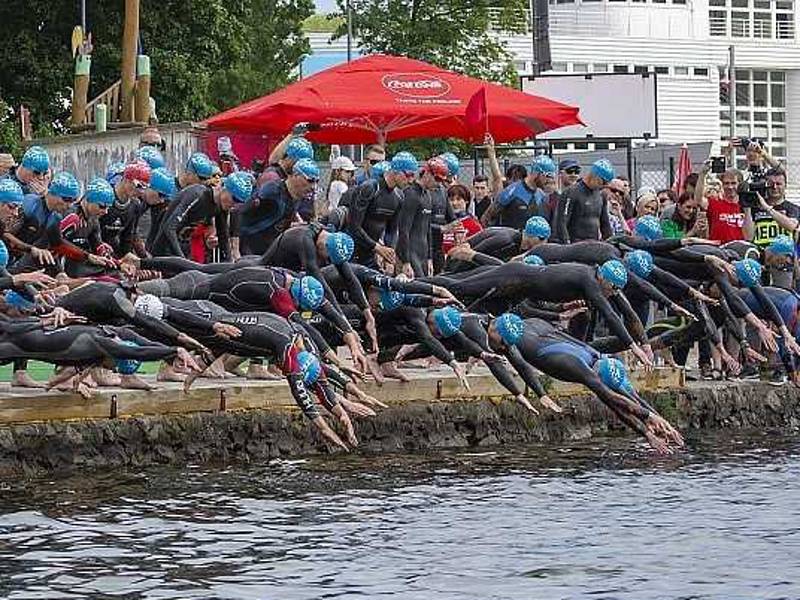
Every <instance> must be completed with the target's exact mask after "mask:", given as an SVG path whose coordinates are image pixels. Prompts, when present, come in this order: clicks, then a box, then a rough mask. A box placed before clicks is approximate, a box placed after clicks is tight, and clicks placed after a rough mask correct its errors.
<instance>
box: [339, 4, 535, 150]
mask: <svg viewBox="0 0 800 600" xmlns="http://www.w3.org/2000/svg"><path fill="white" fill-rule="evenodd" d="M337 2H338V5H339V12H338V13H337V14H336V15H335V17H336V18H341V19H344V20H343V22H342V23H341V24H340V26H339V28H338V29H337V30H336V33H335V34H334V36H335V37H341V36H344V35H347V24H346V19H345V17H346V11H345V0H337ZM528 5H529V3H528V0H504V1H503V2H498V1H497V0H495V1H494V2H487V1H485V0H350V6H351V10H352V16H353V35H354V36H355V38H356V39H357V43H358V45H359V47H360V48H361V49H363V50H365V51H366V52H380V53H383V54H392V55H395V56H405V57H408V58H415V59H417V60H422V61H425V62H428V63H431V64H434V65H436V66H438V67H442V68H444V69H449V70H451V71H456V72H458V73H463V74H465V75H469V76H472V77H478V78H480V79H485V80H488V81H495V82H498V83H505V84H507V85H516V83H517V71H516V69H515V68H514V65H513V62H512V60H511V59H512V56H511V54H510V53H509V52H508V50H506V49H505V47H504V45H503V42H502V39H501V35H502V34H519V33H522V32H524V31H526V30H527V26H528V24H527V17H526V13H525V10H526V9H527V8H528ZM398 148H402V149H410V150H411V151H413V152H414V153H415V154H417V155H418V156H433V155H436V154H438V153H440V152H442V151H444V150H452V151H455V152H456V153H457V154H459V155H460V156H462V157H465V156H469V154H470V146H469V144H466V143H464V142H461V141H459V140H453V139H448V140H444V139H425V140H413V141H409V142H403V143H400V144H391V145H390V147H389V150H390V152H391V151H394V150H397V149H398Z"/></svg>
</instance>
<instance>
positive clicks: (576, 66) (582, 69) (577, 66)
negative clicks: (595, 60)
mask: <svg viewBox="0 0 800 600" xmlns="http://www.w3.org/2000/svg"><path fill="white" fill-rule="evenodd" d="M572 72H573V73H588V72H589V65H587V64H586V63H572Z"/></svg>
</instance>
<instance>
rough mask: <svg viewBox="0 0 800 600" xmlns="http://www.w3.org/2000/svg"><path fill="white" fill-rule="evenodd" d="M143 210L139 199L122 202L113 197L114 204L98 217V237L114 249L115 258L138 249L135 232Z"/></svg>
mask: <svg viewBox="0 0 800 600" xmlns="http://www.w3.org/2000/svg"><path fill="white" fill-rule="evenodd" d="M114 193H115V195H116V192H114ZM143 210H144V207H143V206H142V201H141V200H139V198H131V199H129V200H127V201H123V200H121V199H120V198H119V197H115V200H114V204H112V205H111V206H110V207H109V208H108V212H107V213H106V214H104V215H103V216H102V217H100V237H101V238H102V240H103V241H104V242H105V243H106V244H109V245H110V246H111V247H112V248H113V249H114V255H115V256H117V257H120V256H125V255H126V254H127V253H128V252H133V251H135V250H137V249H138V248H137V247H138V246H139V243H138V238H137V231H138V229H139V218H140V217H141V216H142V212H143Z"/></svg>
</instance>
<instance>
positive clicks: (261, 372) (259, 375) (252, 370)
mask: <svg viewBox="0 0 800 600" xmlns="http://www.w3.org/2000/svg"><path fill="white" fill-rule="evenodd" d="M247 378H248V379H255V380H262V381H275V380H277V379H280V378H279V377H276V376H275V375H273V374H272V373H270V372H269V369H268V368H267V367H266V366H265V365H259V364H253V363H250V366H249V367H247Z"/></svg>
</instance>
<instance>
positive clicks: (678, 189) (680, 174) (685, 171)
mask: <svg viewBox="0 0 800 600" xmlns="http://www.w3.org/2000/svg"><path fill="white" fill-rule="evenodd" d="M691 173H692V161H691V160H690V159H689V147H688V146H687V145H686V144H684V145H683V146H681V153H680V155H679V156H678V170H677V171H676V172H675V183H674V184H673V185H672V191H673V192H675V193H676V194H677V195H678V197H680V195H681V194H682V193H683V192H684V191H685V190H686V179H687V178H688V177H689V175H690V174H691Z"/></svg>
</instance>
